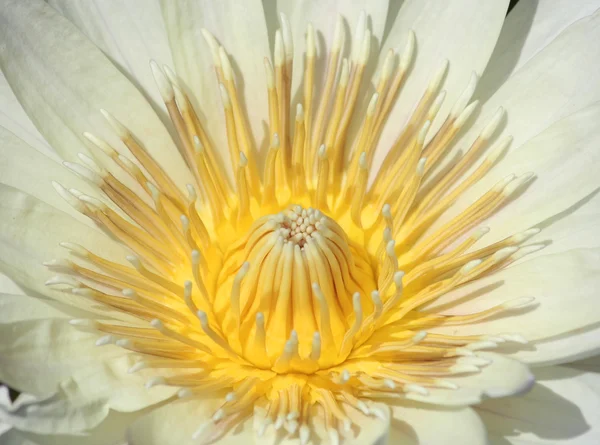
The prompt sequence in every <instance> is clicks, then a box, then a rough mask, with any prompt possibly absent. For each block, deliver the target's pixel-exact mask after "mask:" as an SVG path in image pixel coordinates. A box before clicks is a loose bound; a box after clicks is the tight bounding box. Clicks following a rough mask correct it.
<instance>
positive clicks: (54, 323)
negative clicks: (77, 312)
mask: <svg viewBox="0 0 600 445" xmlns="http://www.w3.org/2000/svg"><path fill="white" fill-rule="evenodd" d="M0 332H1V334H2V343H1V345H0V348H2V354H0V363H1V366H0V380H2V381H3V382H5V383H6V384H8V385H10V386H11V387H13V388H15V389H17V390H19V391H25V392H29V393H32V394H35V395H39V396H50V395H52V394H53V393H54V392H55V391H56V390H58V385H59V384H60V383H61V382H63V381H64V380H66V379H67V378H69V377H70V376H71V375H72V374H73V373H74V372H75V371H76V370H77V369H78V368H82V367H85V366H102V365H101V364H100V361H101V360H104V359H106V358H109V357H114V356H119V355H123V351H122V350H121V349H120V348H117V347H112V346H107V347H102V348H100V347H94V342H95V338H96V337H97V335H94V334H91V333H89V332H84V331H82V330H77V329H75V328H74V327H73V326H71V325H69V323H68V321H67V320H64V319H63V320H60V319H47V320H30V321H20V322H15V323H9V324H1V325H0Z"/></svg>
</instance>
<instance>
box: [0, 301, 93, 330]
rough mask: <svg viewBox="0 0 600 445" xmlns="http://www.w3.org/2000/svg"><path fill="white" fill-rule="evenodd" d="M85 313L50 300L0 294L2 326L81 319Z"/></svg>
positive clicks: (0, 321) (0, 322)
mask: <svg viewBox="0 0 600 445" xmlns="http://www.w3.org/2000/svg"><path fill="white" fill-rule="evenodd" d="M84 314H85V312H83V311H78V310H77V309H74V308H71V307H70V306H67V305H64V304H61V303H59V302H57V301H54V300H50V299H43V298H40V297H35V296H29V295H11V294H5V293H0V324H7V323H14V322H17V321H28V320H48V319H55V318H56V319H67V318H70V317H72V318H74V317H77V318H81V317H82V316H84Z"/></svg>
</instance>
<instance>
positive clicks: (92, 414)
mask: <svg viewBox="0 0 600 445" xmlns="http://www.w3.org/2000/svg"><path fill="white" fill-rule="evenodd" d="M107 414H108V407H107V406H106V405H105V404H104V403H98V402H96V401H94V400H89V399H87V400H86V399H82V398H80V399H67V398H66V397H65V395H64V392H63V391H62V388H61V389H60V390H59V392H58V393H56V394H54V395H52V396H51V397H48V398H44V399H41V400H39V401H32V402H30V403H23V404H19V405H16V404H15V406H14V407H13V408H9V409H6V408H3V407H0V421H2V420H3V421H6V422H7V423H10V424H11V425H14V427H15V428H17V429H19V430H25V431H32V432H34V433H37V434H77V433H80V432H83V431H85V430H88V429H90V428H94V427H96V426H97V425H98V424H99V423H100V422H102V420H103V419H104V418H105V417H106V416H107Z"/></svg>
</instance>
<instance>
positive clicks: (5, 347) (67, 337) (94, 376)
mask: <svg viewBox="0 0 600 445" xmlns="http://www.w3.org/2000/svg"><path fill="white" fill-rule="evenodd" d="M0 334H1V335H2V339H3V341H2V344H1V345H0V348H1V349H2V350H1V354H0V380H1V381H3V382H6V383H7V384H8V385H10V386H11V387H13V388H16V389H18V390H19V391H27V392H30V393H33V394H35V395H38V396H42V397H50V396H52V395H53V394H54V393H55V391H57V390H59V392H60V394H59V395H60V397H59V398H56V397H55V399H52V400H51V401H52V403H54V401H55V400H58V402H57V403H60V405H61V406H64V407H65V409H70V408H73V409H74V410H77V409H78V408H76V406H77V404H80V405H81V406H85V407H86V409H87V410H89V411H88V412H89V414H90V415H91V416H96V415H99V414H98V413H99V412H103V413H104V415H103V416H101V417H100V418H98V417H94V418H95V419H96V420H98V419H100V420H101V419H102V418H104V417H105V415H106V413H107V412H108V409H109V408H110V409H113V410H115V411H121V412H133V411H138V410H140V409H144V408H147V407H149V406H151V405H154V404H156V403H159V402H161V401H163V400H165V399H167V398H169V397H170V396H172V395H173V393H174V392H175V391H176V388H169V387H156V388H152V389H150V390H148V389H146V387H145V386H144V383H146V382H147V380H149V379H150V377H152V376H154V374H152V372H151V371H145V370H142V371H140V372H137V373H134V374H130V373H128V370H129V368H131V366H133V364H134V363H136V361H137V360H138V359H139V358H138V357H137V356H136V355H135V354H132V353H128V352H127V351H125V350H123V349H122V348H119V347H117V346H113V345H104V346H96V344H95V343H96V340H97V339H98V337H99V335H98V334H97V333H92V332H88V331H86V330H84V329H80V328H76V327H74V326H71V325H70V324H69V323H68V321H67V320H64V319H46V320H30V321H21V322H15V323H10V324H0ZM63 399H64V400H63ZM49 403H50V402H49ZM48 411H49V414H52V410H51V409H50V408H48ZM24 414H26V413H21V414H20V415H21V417H24ZM82 416H83V417H85V415H84V414H82ZM84 421H85V419H84ZM22 422H28V421H27V419H25V418H23V420H22ZM32 428H33V426H32V427H30V428H29V430H31V431H34V430H33V429H32ZM86 428H91V426H87V427H86ZM65 431H68V430H65Z"/></svg>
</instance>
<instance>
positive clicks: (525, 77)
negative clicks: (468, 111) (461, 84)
mask: <svg viewBox="0 0 600 445" xmlns="http://www.w3.org/2000/svg"><path fill="white" fill-rule="evenodd" d="M599 22H600V12H596V13H595V14H593V15H590V16H588V17H585V18H583V19H581V20H579V21H577V22H576V23H574V24H572V25H571V26H569V27H568V28H567V29H566V30H565V31H563V32H562V33H561V34H560V35H559V36H558V37H557V38H556V39H554V40H553V41H552V43H551V44H549V45H548V46H547V47H546V48H544V49H543V50H542V51H540V52H539V53H538V54H537V55H536V56H535V57H533V58H532V59H531V60H529V62H527V63H526V64H525V65H524V66H523V67H522V68H521V69H520V70H519V71H518V72H516V73H515V74H514V75H513V76H512V77H511V78H510V79H509V80H508V81H507V82H506V83H504V84H503V85H502V87H501V88H500V89H499V90H498V91H497V92H496V93H495V94H494V95H493V96H492V97H491V98H490V99H489V100H488V101H486V102H485V103H484V104H483V106H482V107H481V113H480V115H479V117H478V119H477V122H476V124H475V125H474V126H473V128H472V129H471V130H470V131H468V132H466V133H465V135H464V136H463V137H462V138H461V139H460V140H459V142H458V143H457V145H456V146H455V147H454V148H453V151H456V150H458V149H460V148H463V149H464V148H466V147H465V146H464V145H465V144H470V143H471V142H472V141H473V140H474V138H475V136H476V134H478V133H479V132H480V131H481V129H482V128H483V126H484V125H485V123H487V122H488V121H489V120H490V119H491V117H492V116H493V114H494V113H496V112H497V110H498V108H499V107H504V109H505V110H506V111H507V120H506V125H504V126H502V128H501V129H500V130H499V131H497V132H496V134H497V137H498V138H500V137H502V136H505V135H512V136H513V138H514V140H513V142H512V144H511V146H510V150H516V149H518V148H519V147H520V146H521V145H523V143H525V142H526V141H527V140H528V139H530V138H532V137H533V136H535V135H537V134H538V133H540V132H541V131H543V130H544V129H545V128H547V127H549V126H550V125H551V124H552V123H554V122H557V121H559V120H560V119H562V118H564V117H566V116H569V115H571V114H573V113H574V112H576V111H578V110H581V109H583V108H586V107H588V106H590V105H592V104H594V103H595V102H597V101H598V100H600V87H599V86H598V82H597V73H598V69H600V48H599V47H598V45H596V44H595V42H596V41H597V40H598V39H600V26H598V23H599ZM451 157H452V151H451V152H450V155H449V158H451Z"/></svg>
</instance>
